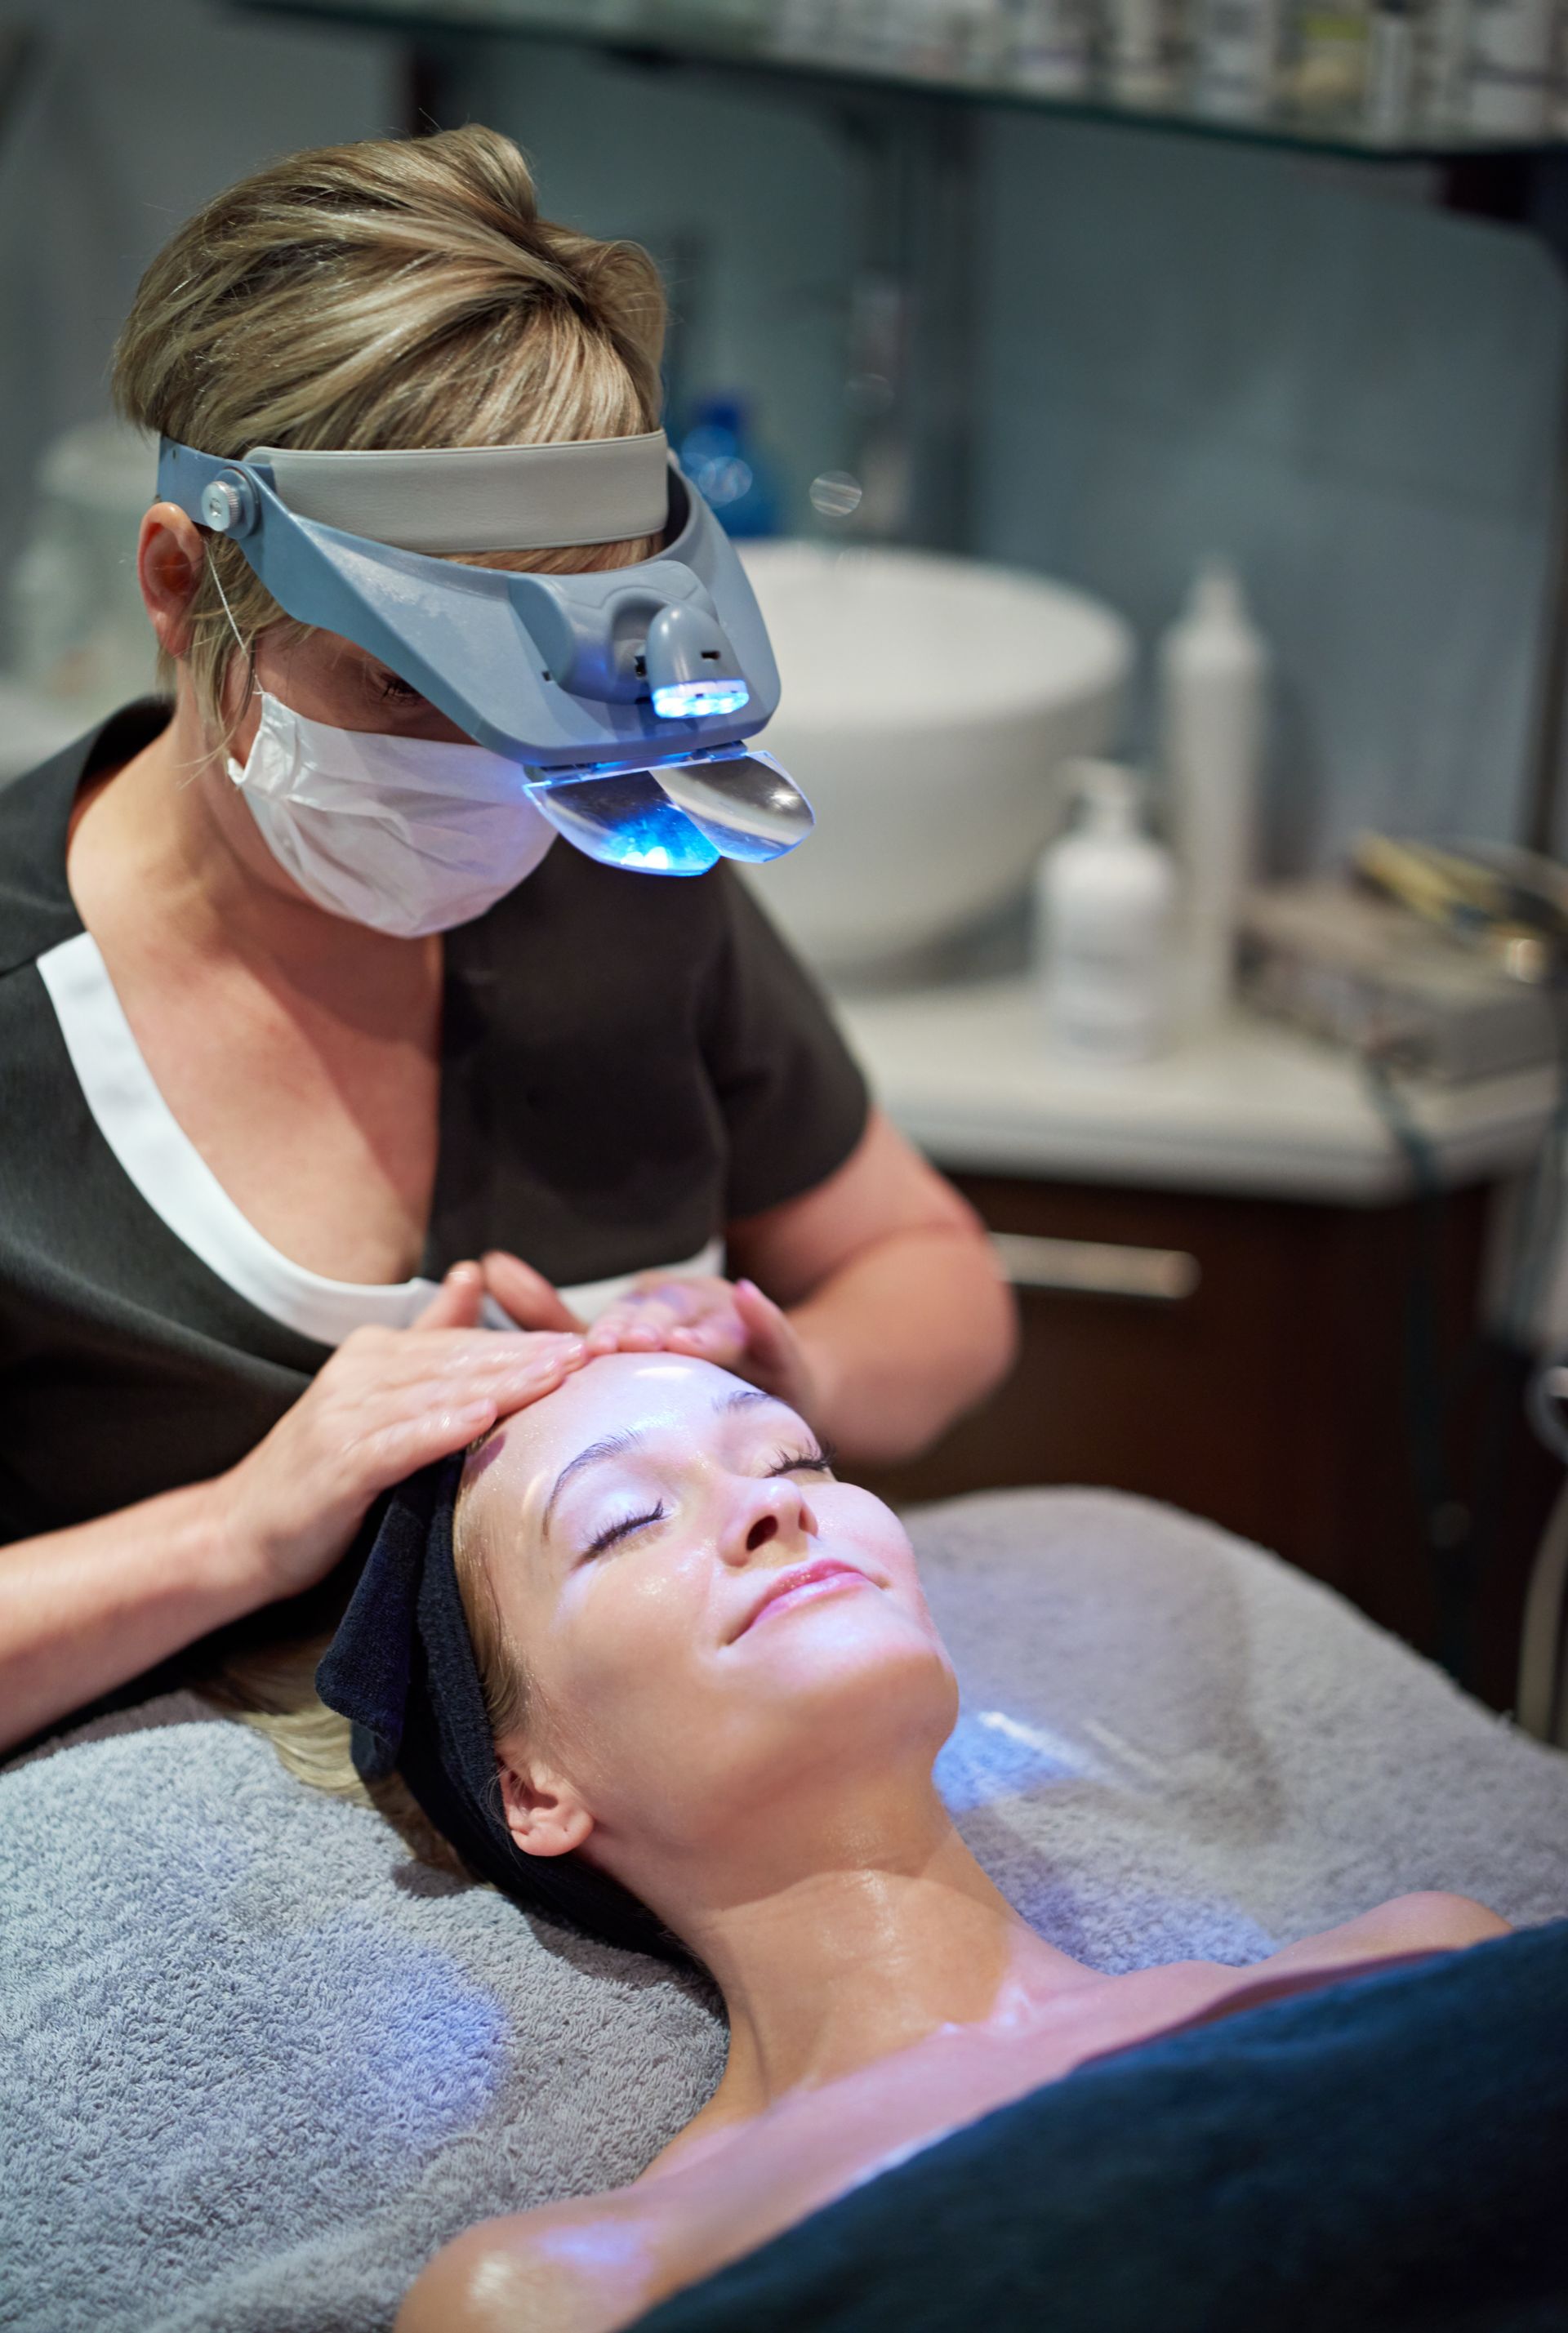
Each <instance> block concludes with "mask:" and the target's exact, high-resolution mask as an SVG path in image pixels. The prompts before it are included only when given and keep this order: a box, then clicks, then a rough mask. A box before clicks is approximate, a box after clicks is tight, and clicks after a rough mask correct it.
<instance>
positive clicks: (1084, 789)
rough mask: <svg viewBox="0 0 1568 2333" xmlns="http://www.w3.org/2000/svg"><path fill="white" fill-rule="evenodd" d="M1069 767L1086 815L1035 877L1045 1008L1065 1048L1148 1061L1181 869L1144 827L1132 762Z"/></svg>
mask: <svg viewBox="0 0 1568 2333" xmlns="http://www.w3.org/2000/svg"><path fill="white" fill-rule="evenodd" d="M1065 774H1066V775H1067V777H1068V778H1069V780H1070V781H1072V780H1073V779H1075V780H1076V784H1077V792H1078V799H1079V804H1080V809H1079V815H1078V818H1077V820H1076V821H1075V822H1074V824H1073V827H1072V828H1071V829H1070V830H1069V831H1068V832H1067V834H1066V835H1065V836H1064V837H1063V840H1061V841H1060V842H1057V843H1054V844H1053V846H1052V848H1051V849H1050V850H1048V851H1047V852H1046V853H1045V855H1044V858H1043V859H1041V861H1040V871H1039V874H1038V876H1037V877H1036V878H1035V879H1036V890H1035V907H1036V916H1037V933H1038V955H1039V960H1040V964H1041V967H1042V971H1043V974H1044V988H1045V1010H1046V1016H1047V1019H1048V1021H1049V1022H1050V1026H1051V1031H1052V1034H1053V1038H1054V1040H1055V1042H1056V1043H1057V1044H1058V1045H1059V1046H1060V1047H1061V1048H1062V1049H1063V1051H1066V1052H1071V1053H1073V1054H1076V1055H1078V1056H1079V1057H1080V1058H1081V1059H1083V1060H1093V1061H1146V1060H1148V1058H1149V1057H1150V1054H1152V1053H1157V1052H1158V1051H1159V1049H1160V1047H1161V1045H1162V1043H1163V1042H1164V1041H1165V1036H1166V1032H1167V1022H1168V1015H1167V1012H1166V1003H1167V996H1166V991H1167V987H1168V984H1169V932H1170V917H1171V907H1172V905H1173V902H1174V898H1175V892H1176V870H1175V868H1174V866H1173V865H1172V863H1171V859H1170V854H1169V851H1167V850H1161V849H1160V847H1159V844H1158V843H1157V842H1155V841H1153V840H1150V837H1149V835H1147V834H1146V833H1145V832H1144V830H1143V827H1142V824H1141V821H1140V815H1139V795H1140V788H1139V783H1138V781H1137V779H1136V778H1135V777H1134V776H1133V774H1132V773H1131V771H1130V770H1124V769H1121V767H1119V765H1118V764H1117V763H1114V762H1078V763H1070V764H1069V765H1068V769H1067V772H1066V773H1065Z"/></svg>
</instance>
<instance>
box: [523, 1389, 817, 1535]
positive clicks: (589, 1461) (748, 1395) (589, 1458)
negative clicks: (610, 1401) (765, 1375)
mask: <svg viewBox="0 0 1568 2333" xmlns="http://www.w3.org/2000/svg"><path fill="white" fill-rule="evenodd" d="M759 1401H766V1402H772V1403H773V1405H774V1407H775V1408H787V1407H788V1404H787V1403H784V1402H781V1401H780V1400H779V1397H778V1396H777V1395H776V1394H773V1393H765V1392H764V1391H763V1389H762V1387H760V1386H736V1388H735V1390H734V1392H733V1393H725V1394H720V1396H719V1397H718V1399H717V1401H716V1402H715V1403H714V1405H713V1407H714V1409H715V1412H716V1413H717V1415H719V1416H723V1415H724V1414H725V1413H726V1412H727V1411H729V1410H732V1409H749V1408H750V1407H751V1406H752V1404H753V1403H754V1402H759ZM645 1439H646V1436H645V1435H641V1434H640V1433H638V1432H637V1431H636V1430H635V1429H633V1430H632V1431H631V1432H630V1433H627V1434H607V1435H605V1436H604V1439H603V1440H602V1441H601V1442H591V1443H589V1445H588V1446H587V1448H586V1449H584V1450H580V1451H579V1452H578V1453H577V1455H576V1457H575V1458H569V1459H568V1460H567V1462H566V1464H565V1465H564V1466H563V1468H562V1469H561V1472H560V1473H559V1474H557V1475H556V1477H555V1482H554V1485H553V1489H552V1490H551V1493H550V1496H549V1498H548V1499H547V1500H546V1501H545V1503H544V1516H543V1518H542V1520H541V1522H540V1526H539V1527H540V1529H541V1531H548V1530H549V1528H550V1518H551V1515H552V1514H553V1512H554V1508H555V1502H556V1500H557V1499H558V1498H559V1497H560V1496H561V1493H562V1492H563V1490H564V1489H565V1488H566V1485H567V1483H570V1481H571V1480H572V1476H573V1474H582V1470H583V1468H584V1467H585V1466H598V1465H601V1464H602V1463H603V1461H604V1460H605V1459H606V1458H620V1457H622V1456H623V1455H625V1453H626V1452H627V1451H628V1450H634V1449H635V1448H636V1447H637V1445H638V1444H639V1443H640V1442H641V1441H644V1440H645Z"/></svg>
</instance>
